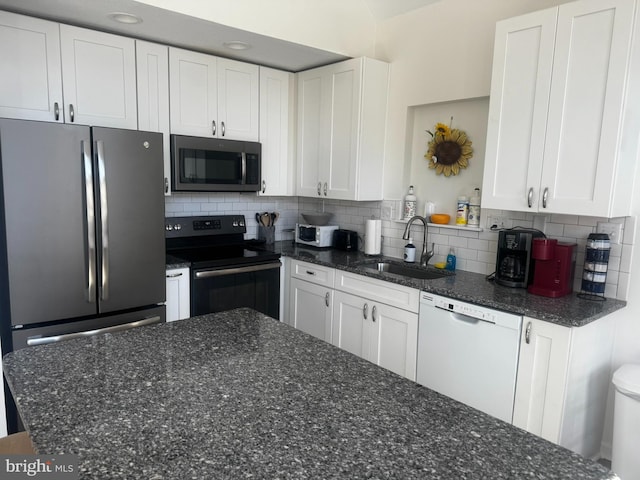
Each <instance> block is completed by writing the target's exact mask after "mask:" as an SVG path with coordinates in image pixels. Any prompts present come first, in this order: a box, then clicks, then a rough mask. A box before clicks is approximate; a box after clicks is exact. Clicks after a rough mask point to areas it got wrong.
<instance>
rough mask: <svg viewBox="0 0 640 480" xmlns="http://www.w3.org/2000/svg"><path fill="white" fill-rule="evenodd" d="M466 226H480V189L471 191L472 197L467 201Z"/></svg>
mask: <svg viewBox="0 0 640 480" xmlns="http://www.w3.org/2000/svg"><path fill="white" fill-rule="evenodd" d="M467 225H468V226H470V227H479V226H480V189H479V188H476V189H474V190H473V195H471V198H470V199H469V219H468V221H467Z"/></svg>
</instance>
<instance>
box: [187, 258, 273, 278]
mask: <svg viewBox="0 0 640 480" xmlns="http://www.w3.org/2000/svg"><path fill="white" fill-rule="evenodd" d="M281 265H282V264H281V263H280V262H276V263H262V264H259V265H249V266H247V267H232V268H221V269H220V270H200V271H198V272H195V275H194V277H195V278H196V279H201V278H210V277H222V276H224V275H234V274H236V273H251V272H260V271H262V270H271V269H274V268H280V266H281Z"/></svg>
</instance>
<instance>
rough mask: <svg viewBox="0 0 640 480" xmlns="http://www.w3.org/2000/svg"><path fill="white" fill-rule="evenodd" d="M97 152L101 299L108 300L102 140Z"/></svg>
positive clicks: (97, 142)
mask: <svg viewBox="0 0 640 480" xmlns="http://www.w3.org/2000/svg"><path fill="white" fill-rule="evenodd" d="M96 152H97V155H98V183H99V185H100V226H101V228H100V233H101V234H100V237H101V239H102V257H101V259H100V269H101V271H102V275H101V278H102V285H101V288H100V299H101V300H107V299H108V298H109V204H108V201H107V172H106V170H105V165H104V142H103V141H102V140H97V141H96Z"/></svg>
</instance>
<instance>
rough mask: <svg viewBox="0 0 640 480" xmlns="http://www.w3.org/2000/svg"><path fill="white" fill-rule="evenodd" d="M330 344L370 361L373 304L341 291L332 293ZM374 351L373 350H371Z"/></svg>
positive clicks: (372, 341)
mask: <svg viewBox="0 0 640 480" xmlns="http://www.w3.org/2000/svg"><path fill="white" fill-rule="evenodd" d="M333 300H334V305H333V322H332V323H333V327H332V329H331V330H332V332H331V333H332V337H331V343H332V344H333V345H335V346H337V347H340V348H342V349H343V350H346V351H347V352H350V353H353V354H354V355H357V356H358V357H362V358H364V359H366V360H371V361H373V360H372V356H373V353H372V347H371V346H372V344H373V345H375V343H376V342H375V341H374V340H373V339H370V336H371V333H372V330H373V329H372V327H371V326H370V324H371V309H372V307H373V302H370V301H367V300H364V299H363V298H361V297H357V296H355V295H350V294H348V293H344V292H341V291H338V290H337V291H335V292H334V299H333ZM373 350H375V349H373Z"/></svg>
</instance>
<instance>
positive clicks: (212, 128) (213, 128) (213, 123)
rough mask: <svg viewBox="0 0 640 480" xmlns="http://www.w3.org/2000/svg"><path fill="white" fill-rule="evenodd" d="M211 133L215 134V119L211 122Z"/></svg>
mask: <svg viewBox="0 0 640 480" xmlns="http://www.w3.org/2000/svg"><path fill="white" fill-rule="evenodd" d="M211 134H212V135H215V134H216V121H215V120H213V121H212V122H211Z"/></svg>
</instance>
